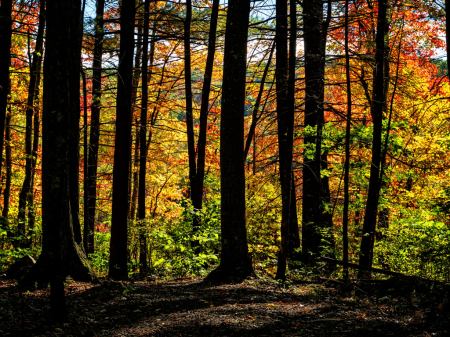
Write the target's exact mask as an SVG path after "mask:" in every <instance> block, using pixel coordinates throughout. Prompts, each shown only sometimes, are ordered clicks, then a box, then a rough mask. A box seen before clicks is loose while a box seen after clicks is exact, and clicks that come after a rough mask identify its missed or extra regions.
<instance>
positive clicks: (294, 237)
mask: <svg viewBox="0 0 450 337" xmlns="http://www.w3.org/2000/svg"><path fill="white" fill-rule="evenodd" d="M289 5H290V10H289V21H290V25H291V27H290V35H289V79H288V109H289V110H291V111H292V112H291V113H292V129H294V127H295V123H294V122H295V66H296V57H297V3H296V2H295V1H290V3H289ZM292 152H293V149H292ZM293 168H294V166H292V173H291V201H290V202H291V206H290V209H289V213H290V216H289V240H288V257H289V258H290V259H293V260H298V256H297V254H296V252H295V249H298V248H300V234H299V231H298V216H297V195H296V186H295V175H294V172H293Z"/></svg>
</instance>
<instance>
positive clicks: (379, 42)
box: [358, 0, 387, 277]
mask: <svg viewBox="0 0 450 337" xmlns="http://www.w3.org/2000/svg"><path fill="white" fill-rule="evenodd" d="M384 1H385V0H379V1H378V18H377V35H376V41H375V42H376V51H375V76H374V83H373V98H372V105H373V107H372V109H371V111H372V121H373V140H372V160H371V165H370V179H369V191H368V194H367V204H366V212H365V215H364V224H363V235H362V239H361V249H360V257H359V264H360V265H361V266H364V267H371V266H372V258H371V255H372V254H371V251H372V247H373V243H374V233H375V225H376V216H377V210H378V200H379V195H380V163H381V147H382V144H381V143H382V141H381V134H382V127H383V107H384V102H383V98H384V96H385V95H384V78H383V77H384V71H383V66H384V56H385V44H384V37H385V28H386V24H385V21H386V9H387V8H386V7H387V6H386V3H385V2H384ZM358 274H359V276H360V277H362V276H364V275H365V274H367V273H365V272H364V271H360V272H359V273H358Z"/></svg>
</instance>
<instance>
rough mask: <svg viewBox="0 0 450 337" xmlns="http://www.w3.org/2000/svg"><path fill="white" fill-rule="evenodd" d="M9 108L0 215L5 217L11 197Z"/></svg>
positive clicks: (6, 121) (6, 216)
mask: <svg viewBox="0 0 450 337" xmlns="http://www.w3.org/2000/svg"><path fill="white" fill-rule="evenodd" d="M10 126H11V108H10V109H9V111H8V113H7V114H6V120H5V167H6V181H5V190H4V191H3V211H2V216H3V217H4V218H5V219H7V218H8V215H9V202H10V198H11V176H12V171H11V144H10V142H11V127H10Z"/></svg>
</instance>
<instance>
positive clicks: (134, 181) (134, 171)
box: [128, 12, 148, 220]
mask: <svg viewBox="0 0 450 337" xmlns="http://www.w3.org/2000/svg"><path fill="white" fill-rule="evenodd" d="M138 17H139V25H138V41H137V48H136V56H135V58H134V73H133V84H132V85H133V91H132V94H131V104H132V108H131V109H132V111H133V117H132V118H135V121H136V138H135V142H134V165H133V163H131V164H130V167H131V171H130V177H131V181H130V186H132V189H131V190H132V192H131V199H130V211H129V215H128V218H129V219H130V220H134V218H135V214H136V207H137V203H136V200H137V194H138V186H139V182H138V180H139V162H140V155H139V151H140V149H139V147H140V146H139V144H140V136H139V130H140V125H139V123H138V121H139V119H138V117H137V115H136V116H134V110H135V108H134V107H135V106H136V97H137V91H138V86H139V78H140V76H141V72H142V71H141V58H142V38H143V34H142V31H143V25H144V22H143V21H142V20H143V19H144V13H142V12H140V13H139V15H138ZM147 33H148V32H147ZM132 160H133V158H131V157H130V161H132Z"/></svg>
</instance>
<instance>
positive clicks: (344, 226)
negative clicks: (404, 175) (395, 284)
mask: <svg viewBox="0 0 450 337" xmlns="http://www.w3.org/2000/svg"><path fill="white" fill-rule="evenodd" d="M348 2H349V0H346V1H345V42H344V45H345V46H344V48H345V77H346V82H347V121H346V127H345V164H344V213H343V216H342V243H343V257H342V262H344V263H348V207H349V203H350V195H349V182H350V176H349V173H350V126H351V118H352V87H351V84H350V56H349V50H348V30H349V27H348ZM344 279H348V266H347V265H344Z"/></svg>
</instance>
